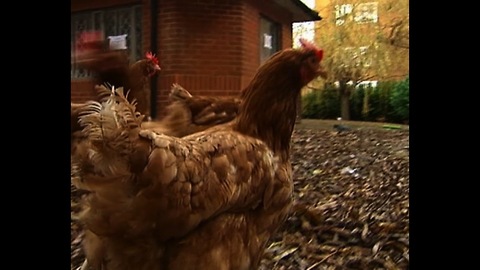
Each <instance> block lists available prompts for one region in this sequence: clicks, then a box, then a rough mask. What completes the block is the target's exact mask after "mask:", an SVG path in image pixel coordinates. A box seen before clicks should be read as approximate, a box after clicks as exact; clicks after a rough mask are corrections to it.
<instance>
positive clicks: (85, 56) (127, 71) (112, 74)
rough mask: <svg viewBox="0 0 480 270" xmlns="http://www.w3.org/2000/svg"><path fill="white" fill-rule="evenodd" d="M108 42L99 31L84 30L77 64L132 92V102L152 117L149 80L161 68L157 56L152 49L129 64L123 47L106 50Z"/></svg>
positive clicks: (117, 86)
mask: <svg viewBox="0 0 480 270" xmlns="http://www.w3.org/2000/svg"><path fill="white" fill-rule="evenodd" d="M105 43H106V41H105V40H104V38H103V35H102V34H99V33H98V32H95V31H94V32H84V33H82V35H80V42H79V44H78V45H77V47H79V52H78V53H77V57H76V61H77V65H78V66H79V67H81V68H85V69H88V70H90V71H92V72H93V73H94V76H95V80H96V82H97V84H105V83H108V84H110V85H112V86H114V87H115V88H119V87H123V88H124V89H125V91H129V101H130V102H131V101H132V100H133V99H136V101H137V110H138V111H139V112H140V113H141V114H143V115H145V118H146V119H147V118H149V117H150V96H151V93H150V88H149V80H150V78H151V77H152V76H153V75H155V74H156V73H157V72H158V71H160V70H161V68H160V66H159V63H158V59H157V57H156V56H155V55H154V54H152V53H151V52H147V53H146V54H145V58H144V59H141V60H138V61H136V62H135V63H133V64H131V65H129V60H128V55H127V53H126V52H125V51H124V50H110V49H104V47H105Z"/></svg>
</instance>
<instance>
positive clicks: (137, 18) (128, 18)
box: [70, 5, 143, 78]
mask: <svg viewBox="0 0 480 270" xmlns="http://www.w3.org/2000/svg"><path fill="white" fill-rule="evenodd" d="M85 30H101V31H103V32H104V33H105V38H108V37H110V38H109V39H110V42H113V41H115V38H116V37H121V36H122V35H125V37H126V39H125V40H124V41H126V44H125V45H126V47H127V51H128V53H129V58H130V61H131V62H133V61H136V60H139V59H141V58H142V57H143V51H142V11H141V6H140V5H134V6H128V7H121V8H110V9H101V10H91V11H87V12H78V13H72V16H71V36H70V46H71V47H70V52H71V55H72V57H73V55H74V54H75V42H76V39H77V37H78V34H79V33H80V32H82V31H85ZM117 41H120V43H117V44H116V45H117V46H119V45H120V46H122V45H123V44H121V41H122V39H119V40H117ZM89 76H90V74H89V72H88V71H86V70H84V69H80V68H77V67H76V66H75V63H74V62H73V61H72V64H71V66H70V77H71V78H86V77H89Z"/></svg>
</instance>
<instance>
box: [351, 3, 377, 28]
mask: <svg viewBox="0 0 480 270" xmlns="http://www.w3.org/2000/svg"><path fill="white" fill-rule="evenodd" d="M354 20H355V22H357V23H376V22H378V3H377V2H370V3H362V4H359V5H358V6H356V7H355V18H354Z"/></svg>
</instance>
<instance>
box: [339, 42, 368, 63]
mask: <svg viewBox="0 0 480 270" xmlns="http://www.w3.org/2000/svg"><path fill="white" fill-rule="evenodd" d="M368 50H369V47H368V46H361V47H345V48H344V51H345V62H346V63H345V66H349V63H353V64H354V66H356V67H358V66H363V67H370V66H371V65H372V59H371V57H370V55H369V54H368Z"/></svg>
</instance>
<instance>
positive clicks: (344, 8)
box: [335, 4, 353, 25]
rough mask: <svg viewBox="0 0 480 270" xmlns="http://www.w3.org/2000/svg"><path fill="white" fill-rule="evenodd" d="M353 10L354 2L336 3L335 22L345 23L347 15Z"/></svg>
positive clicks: (337, 23)
mask: <svg viewBox="0 0 480 270" xmlns="http://www.w3.org/2000/svg"><path fill="white" fill-rule="evenodd" d="M352 11H353V5H352V4H342V5H335V24H336V25H342V24H344V23H345V20H346V16H347V15H348V14H351V13H352Z"/></svg>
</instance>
